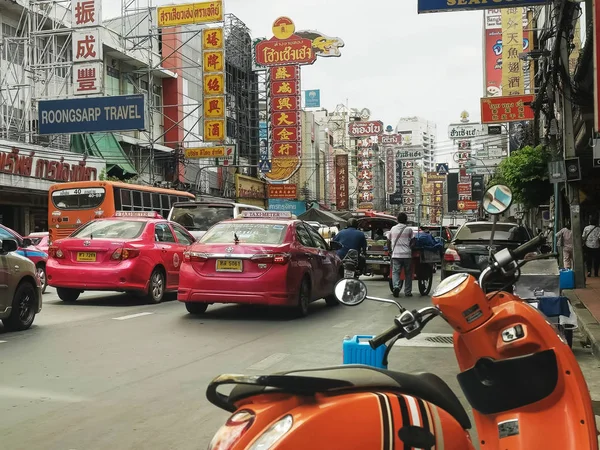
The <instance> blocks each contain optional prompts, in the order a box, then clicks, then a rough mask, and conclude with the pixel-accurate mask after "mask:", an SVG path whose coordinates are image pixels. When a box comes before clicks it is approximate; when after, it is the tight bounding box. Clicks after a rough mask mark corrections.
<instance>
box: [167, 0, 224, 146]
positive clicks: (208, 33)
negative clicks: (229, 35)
mask: <svg viewBox="0 0 600 450" xmlns="http://www.w3.org/2000/svg"><path fill="white" fill-rule="evenodd" d="M218 3H219V7H218V9H219V11H221V9H222V5H221V4H220V2H218ZM198 5H202V3H197V4H194V5H191V6H194V7H197V6H198ZM206 5H208V3H206ZM159 9H160V8H159ZM219 14H221V12H220V13H219ZM211 21H213V20H211ZM202 74H203V76H202V79H203V88H202V93H203V107H202V109H203V113H204V114H203V121H204V141H205V142H222V141H224V140H225V132H226V129H225V123H226V122H225V49H224V40H223V27H217V28H205V29H203V30H202Z"/></svg>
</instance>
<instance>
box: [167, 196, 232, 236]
mask: <svg viewBox="0 0 600 450" xmlns="http://www.w3.org/2000/svg"><path fill="white" fill-rule="evenodd" d="M231 218H233V205H199V204H193V203H192V204H190V205H176V206H174V207H173V213H172V215H171V220H172V221H173V222H177V223H178V224H179V225H182V226H184V227H185V228H187V229H188V230H192V231H206V230H208V229H209V228H210V227H212V226H213V225H214V224H216V223H219V222H221V221H223V220H227V219H231Z"/></svg>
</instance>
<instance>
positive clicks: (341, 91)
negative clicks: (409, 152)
mask: <svg viewBox="0 0 600 450" xmlns="http://www.w3.org/2000/svg"><path fill="white" fill-rule="evenodd" d="M142 2H143V0H142ZM173 3H190V2H189V1H186V0H182V1H175V2H173V1H172V0H171V1H160V0H159V1H158V2H156V3H155V4H158V5H165V4H173ZM118 4H119V3H118V0H108V1H107V0H105V1H104V5H103V6H104V14H103V15H104V17H105V18H108V17H110V16H111V14H110V10H111V9H112V8H110V7H111V6H117V5H118ZM107 6H108V7H109V8H107ZM117 7H119V6H117ZM225 11H226V12H227V13H232V14H235V15H236V16H237V17H238V18H239V19H241V20H242V21H243V22H245V23H246V25H247V26H248V27H249V28H250V29H251V31H252V36H253V37H268V38H270V37H272V34H273V33H272V31H271V26H272V23H273V21H274V20H275V19H276V18H277V17H279V16H288V17H290V18H291V19H292V20H293V21H294V23H295V24H296V30H306V29H312V30H317V31H320V32H322V33H324V34H326V35H329V36H335V37H340V38H342V39H343V40H344V42H345V44H346V46H345V47H344V48H343V49H342V56H341V57H340V58H318V59H317V61H316V63H315V64H314V65H313V66H304V67H303V68H302V89H320V90H321V105H322V106H323V107H324V108H326V109H328V110H330V111H333V110H334V109H335V108H336V105H338V104H340V103H346V101H347V102H348V105H349V106H350V107H354V108H361V109H362V108H369V109H370V110H371V113H372V118H373V119H379V120H382V121H383V122H384V123H385V124H386V125H393V126H395V125H396V123H397V122H398V119H399V118H400V117H403V116H422V117H424V118H427V119H429V120H432V121H434V122H435V123H436V124H437V127H438V141H439V142H440V144H442V143H443V141H447V140H448V137H447V127H448V124H449V123H451V122H457V121H458V120H459V115H460V112H461V111H463V110H467V111H468V112H469V113H470V115H471V121H472V122H475V121H478V120H479V98H480V97H481V94H482V92H483V74H482V71H483V69H482V68H483V63H482V35H483V31H482V27H483V13H482V12H481V11H476V12H453V13H436V14H421V15H418V14H417V0H402V1H392V0H383V1H381V0H379V1H377V0H370V1H358V0H327V1H324V0H226V1H225ZM112 15H113V16H114V14H112ZM442 145H443V144H442Z"/></svg>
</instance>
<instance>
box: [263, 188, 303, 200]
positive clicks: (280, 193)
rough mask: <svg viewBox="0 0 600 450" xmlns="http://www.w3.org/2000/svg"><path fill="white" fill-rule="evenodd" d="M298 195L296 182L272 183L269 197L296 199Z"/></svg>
mask: <svg viewBox="0 0 600 450" xmlns="http://www.w3.org/2000/svg"><path fill="white" fill-rule="evenodd" d="M297 196H298V191H297V187H296V185H295V184H270V185H269V198H287V199H294V198H296V197H297Z"/></svg>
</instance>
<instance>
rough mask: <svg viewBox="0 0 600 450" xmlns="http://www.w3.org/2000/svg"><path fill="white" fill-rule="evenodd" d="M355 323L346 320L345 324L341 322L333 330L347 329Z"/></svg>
mask: <svg viewBox="0 0 600 450" xmlns="http://www.w3.org/2000/svg"><path fill="white" fill-rule="evenodd" d="M353 323H354V320H346V321H344V322H340V323H338V324H335V325H334V326H333V328H347V327H349V326H350V325H352V324H353Z"/></svg>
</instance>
